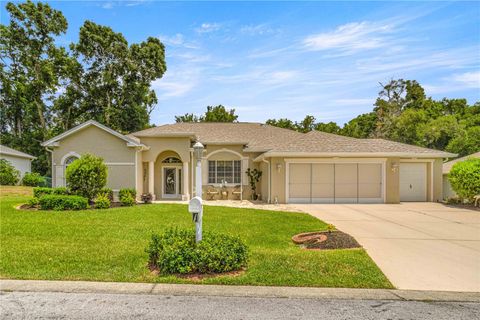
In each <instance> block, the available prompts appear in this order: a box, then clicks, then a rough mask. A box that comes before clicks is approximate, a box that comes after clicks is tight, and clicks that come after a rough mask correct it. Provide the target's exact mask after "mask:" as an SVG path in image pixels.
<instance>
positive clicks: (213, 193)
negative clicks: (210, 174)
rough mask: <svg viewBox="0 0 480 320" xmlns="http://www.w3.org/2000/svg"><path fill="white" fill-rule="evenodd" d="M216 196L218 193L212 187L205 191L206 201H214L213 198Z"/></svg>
mask: <svg viewBox="0 0 480 320" xmlns="http://www.w3.org/2000/svg"><path fill="white" fill-rule="evenodd" d="M218 194H220V191H218V190H217V189H216V188H214V187H212V186H209V187H208V189H207V200H214V199H215V196H216V195H218Z"/></svg>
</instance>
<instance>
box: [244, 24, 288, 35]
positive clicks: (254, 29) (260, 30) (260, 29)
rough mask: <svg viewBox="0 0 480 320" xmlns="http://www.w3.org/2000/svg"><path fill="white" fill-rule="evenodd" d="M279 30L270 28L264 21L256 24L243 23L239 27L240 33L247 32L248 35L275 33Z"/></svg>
mask: <svg viewBox="0 0 480 320" xmlns="http://www.w3.org/2000/svg"><path fill="white" fill-rule="evenodd" d="M278 31H279V30H277V29H273V28H270V27H269V26H268V25H267V24H266V23H262V24H257V25H252V24H250V25H245V26H242V27H241V28H240V33H243V34H247V35H250V36H256V35H266V34H273V33H277V32H278Z"/></svg>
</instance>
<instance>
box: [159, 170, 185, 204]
mask: <svg viewBox="0 0 480 320" xmlns="http://www.w3.org/2000/svg"><path fill="white" fill-rule="evenodd" d="M181 170H182V169H180V168H177V167H164V168H163V182H162V183H163V186H162V195H163V198H179V197H180V188H181V185H180V179H181Z"/></svg>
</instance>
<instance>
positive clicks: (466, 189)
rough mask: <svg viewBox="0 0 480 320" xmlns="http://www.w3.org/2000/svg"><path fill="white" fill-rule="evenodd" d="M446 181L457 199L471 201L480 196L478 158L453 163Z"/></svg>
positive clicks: (479, 161)
mask: <svg viewBox="0 0 480 320" xmlns="http://www.w3.org/2000/svg"><path fill="white" fill-rule="evenodd" d="M448 180H449V181H450V184H451V185H452V189H453V190H454V191H455V192H456V193H457V195H458V196H459V197H461V198H463V199H466V200H468V201H473V197H474V196H476V195H478V194H480V158H471V159H467V160H465V161H461V162H457V163H455V164H454V165H453V166H452V169H451V170H450V173H449V174H448Z"/></svg>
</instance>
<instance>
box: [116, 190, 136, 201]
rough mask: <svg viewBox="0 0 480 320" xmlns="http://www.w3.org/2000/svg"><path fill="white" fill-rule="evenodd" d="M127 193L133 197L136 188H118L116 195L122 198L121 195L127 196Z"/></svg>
mask: <svg viewBox="0 0 480 320" xmlns="http://www.w3.org/2000/svg"><path fill="white" fill-rule="evenodd" d="M127 195H129V196H131V197H132V198H133V199H135V198H136V197H137V190H135V189H133V188H132V189H128V188H126V189H120V191H119V192H118V197H119V198H122V197H124V196H127Z"/></svg>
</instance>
